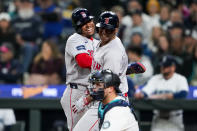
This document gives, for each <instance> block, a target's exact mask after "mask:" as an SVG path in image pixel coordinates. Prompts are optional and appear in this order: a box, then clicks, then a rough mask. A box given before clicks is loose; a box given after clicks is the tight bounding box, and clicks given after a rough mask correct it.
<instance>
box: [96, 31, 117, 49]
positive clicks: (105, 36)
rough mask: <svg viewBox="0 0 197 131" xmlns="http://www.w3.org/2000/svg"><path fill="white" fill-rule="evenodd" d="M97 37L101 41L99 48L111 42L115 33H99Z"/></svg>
mask: <svg viewBox="0 0 197 131" xmlns="http://www.w3.org/2000/svg"><path fill="white" fill-rule="evenodd" d="M99 36H100V39H101V46H103V45H105V44H107V43H109V42H110V41H111V40H113V39H114V38H115V36H116V32H115V30H114V31H113V32H111V33H107V32H105V33H104V32H99Z"/></svg>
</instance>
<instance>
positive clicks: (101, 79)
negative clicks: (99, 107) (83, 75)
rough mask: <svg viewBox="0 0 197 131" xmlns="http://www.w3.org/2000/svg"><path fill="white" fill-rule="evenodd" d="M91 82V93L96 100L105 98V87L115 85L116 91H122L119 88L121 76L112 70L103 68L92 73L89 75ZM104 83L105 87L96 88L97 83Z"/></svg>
mask: <svg viewBox="0 0 197 131" xmlns="http://www.w3.org/2000/svg"><path fill="white" fill-rule="evenodd" d="M89 82H90V95H91V96H92V97H93V99H94V100H98V101H102V100H104V99H105V98H104V89H105V88H108V87H110V86H113V87H114V89H115V91H116V93H121V91H120V89H119V85H120V78H119V76H118V75H116V74H114V73H113V72H112V71H111V70H109V69H107V70H101V71H98V72H95V73H93V74H91V76H90V77H89ZM98 83H103V86H104V88H98V89H96V84H98Z"/></svg>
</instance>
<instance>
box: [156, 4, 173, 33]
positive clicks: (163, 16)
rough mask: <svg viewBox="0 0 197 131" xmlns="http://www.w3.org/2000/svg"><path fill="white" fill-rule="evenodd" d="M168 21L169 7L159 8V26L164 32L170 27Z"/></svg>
mask: <svg viewBox="0 0 197 131" xmlns="http://www.w3.org/2000/svg"><path fill="white" fill-rule="evenodd" d="M169 19H170V6H169V5H163V6H161V10H160V18H159V24H160V25H161V27H162V29H163V30H164V31H167V29H168V26H169V25H170V21H169Z"/></svg>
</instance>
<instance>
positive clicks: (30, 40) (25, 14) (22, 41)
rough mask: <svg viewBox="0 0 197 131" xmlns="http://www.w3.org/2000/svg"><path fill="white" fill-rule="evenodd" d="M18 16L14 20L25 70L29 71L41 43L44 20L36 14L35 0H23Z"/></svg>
mask: <svg viewBox="0 0 197 131" xmlns="http://www.w3.org/2000/svg"><path fill="white" fill-rule="evenodd" d="M20 2H21V3H20V6H19V10H18V16H17V17H16V18H15V19H14V20H13V21H12V26H13V28H14V30H15V31H16V33H17V43H18V44H19V45H20V47H21V54H20V55H21V57H22V66H23V71H24V72H28V70H29V67H30V64H31V62H32V60H33V57H34V55H35V53H36V49H37V48H38V46H37V44H40V41H41V34H42V31H41V29H42V21H41V19H40V18H39V17H38V16H37V15H35V14H34V11H33V0H21V1H20Z"/></svg>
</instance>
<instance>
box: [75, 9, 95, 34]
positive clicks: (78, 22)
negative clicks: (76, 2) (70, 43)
mask: <svg viewBox="0 0 197 131" xmlns="http://www.w3.org/2000/svg"><path fill="white" fill-rule="evenodd" d="M93 18H94V17H93V16H92V15H90V13H89V11H88V10H87V9H85V8H76V9H75V10H74V11H73V13H72V25H73V27H74V28H75V30H76V32H77V33H80V34H81V27H82V26H83V25H85V24H86V23H88V22H89V21H91V20H92V19H93Z"/></svg>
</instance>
